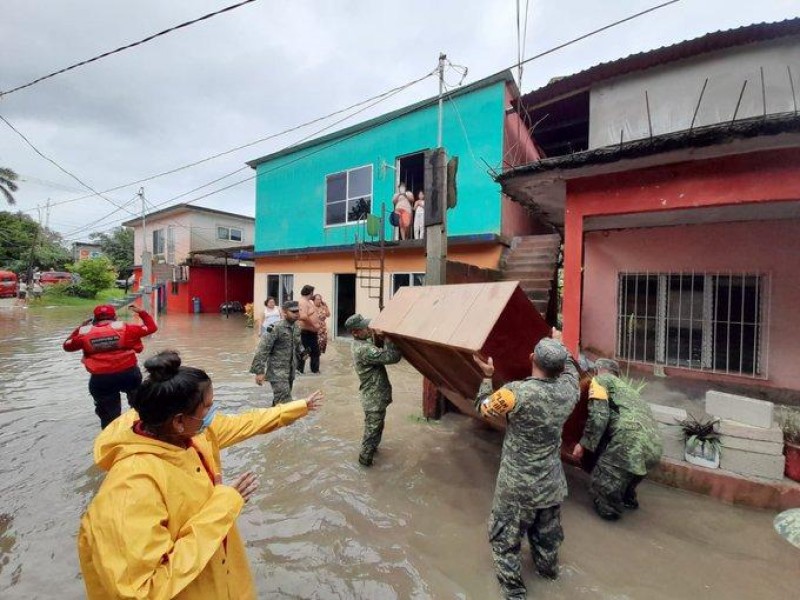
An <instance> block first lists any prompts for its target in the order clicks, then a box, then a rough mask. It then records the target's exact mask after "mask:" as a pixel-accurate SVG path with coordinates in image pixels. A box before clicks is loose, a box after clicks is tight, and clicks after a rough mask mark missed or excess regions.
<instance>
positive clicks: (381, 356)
mask: <svg viewBox="0 0 800 600" xmlns="http://www.w3.org/2000/svg"><path fill="white" fill-rule="evenodd" d="M344 326H345V329H347V330H348V331H350V332H351V333H352V334H353V345H352V349H351V350H352V354H353V367H354V368H355V371H356V375H358V380H359V388H358V389H359V392H360V394H359V395H360V397H361V406H362V408H363V409H364V437H363V439H362V441H361V453H360V454H359V455H358V462H359V463H360V464H361V465H363V466H365V467H369V466H371V465H372V460H373V456H374V455H375V452H377V451H378V446H379V445H380V443H381V437H382V436H383V425H384V421H385V420H386V409H387V407H388V406H389V405H390V404H391V403H392V384H391V383H389V375H388V374H387V373H386V365H393V364H395V363H398V362H400V359H401V358H402V357H403V355H402V354H400V350H399V349H398V348H397V347H396V346H395V345H394V344H392V342H390V341H388V340H387V341H386V343H385V344H384V346H383V348H379V347H378V345H377V344H376V343H375V341H376V340H375V338H381V337H382V336H383V334H382V333H381V332H380V331H373V330H372V329H370V327H369V319H365V318H364V317H362V316H361V315H359V314H355V315H352V316H350V317H348V318H347V320H346V321H345V322H344Z"/></svg>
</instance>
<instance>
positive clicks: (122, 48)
mask: <svg viewBox="0 0 800 600" xmlns="http://www.w3.org/2000/svg"><path fill="white" fill-rule="evenodd" d="M255 1H256V0H244V1H243V2H239V3H237V4H232V5H231V6H227V7H225V8H222V9H220V10H217V11H214V12H212V13H208V14H206V15H203V16H202V17H198V18H196V19H192V20H191V21H185V22H184V23H181V24H179V25H175V26H174V27H170V28H169V29H165V30H163V31H159V32H158V33H154V34H153V35H149V36H147V37H146V38H143V39H141V40H139V41H138V42H133V43H131V44H127V45H125V46H120V47H119V48H115V49H114V50H109V51H108V52H103V53H102V54H98V55H97V56H93V57H92V58H89V59H87V60H82V61H81V62H78V63H75V64H73V65H70V66H68V67H64V68H63V69H59V70H58V71H54V72H52V73H49V74H47V75H44V76H42V77H39V78H37V79H34V80H33V81H30V82H28V83H26V84H23V85H19V86H17V87H15V88H12V89H10V90H6V91H5V92H0V98H2V97H3V96H8V95H9V94H13V93H14V92H18V91H20V90H24V89H25V88H29V87H31V86H33V85H36V84H37V83H41V82H42V81H45V80H47V79H50V78H52V77H55V76H57V75H61V74H62V73H66V72H67V71H72V70H73V69H77V68H78V67H83V66H85V65H88V64H90V63H93V62H96V61H98V60H102V59H104V58H107V57H109V56H111V55H113V54H118V53H119V52H123V51H125V50H130V49H131V48H135V47H136V46H141V45H142V44H145V43H147V42H150V41H152V40H154V39H156V38H160V37H161V36H164V35H167V34H168V33H172V32H173V31H177V30H179V29H183V28H184V27H189V26H190V25H194V24H195V23H199V22H201V21H205V20H206V19H210V18H212V17H216V16H217V15H221V14H222V13H226V12H228V11H231V10H234V9H237V8H239V7H242V6H244V5H245V4H250V3H252V2H255Z"/></svg>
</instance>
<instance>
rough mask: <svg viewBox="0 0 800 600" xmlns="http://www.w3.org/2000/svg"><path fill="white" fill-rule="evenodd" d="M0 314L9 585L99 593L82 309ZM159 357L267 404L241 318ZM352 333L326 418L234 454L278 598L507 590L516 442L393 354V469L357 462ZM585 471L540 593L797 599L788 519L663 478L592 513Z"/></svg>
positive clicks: (26, 592)
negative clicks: (781, 525)
mask: <svg viewBox="0 0 800 600" xmlns="http://www.w3.org/2000/svg"><path fill="white" fill-rule="evenodd" d="M10 313H11V311H2V310H0V339H2V345H0V373H2V374H3V375H2V378H0V448H2V461H0V597H2V598H3V599H4V600H8V599H15V600H16V599H20V600H21V599H25V600H28V599H31V598H66V599H71V598H82V597H83V584H82V582H81V580H80V576H79V569H78V561H77V552H76V549H75V534H76V531H77V528H78V521H79V518H80V515H81V514H82V512H83V510H84V508H85V507H86V505H87V504H88V502H89V501H90V500H91V498H92V496H93V495H94V493H95V491H96V489H97V487H98V486H99V484H100V482H101V481H102V478H103V474H102V472H100V471H99V469H97V468H96V467H94V466H93V465H92V461H91V446H92V441H93V439H94V436H95V435H96V434H97V432H98V430H99V427H98V420H97V418H96V417H95V415H94V413H93V411H92V403H91V398H90V397H89V395H88V392H87V389H86V386H87V380H88V374H87V373H86V372H85V371H84V369H83V367H82V365H81V364H80V362H79V360H78V357H77V356H75V355H67V354H66V353H64V352H63V351H62V350H61V343H62V342H63V340H64V339H65V338H66V336H67V335H68V333H69V332H70V331H71V330H72V328H74V327H75V325H76V324H77V323H79V322H80V321H81V320H82V319H83V318H85V315H84V314H83V312H82V311H76V310H75V309H50V310H39V311H37V312H33V311H30V312H29V311H15V314H14V315H13V316H12V315H10ZM160 326H161V330H160V331H159V332H158V333H157V334H156V335H155V336H154V337H153V338H152V339H147V340H145V347H146V349H147V351H146V354H149V353H152V352H153V351H155V350H160V349H165V348H175V349H177V350H179V351H180V352H181V354H182V355H183V357H184V361H185V364H192V365H197V366H200V367H203V368H204V369H206V370H208V372H209V373H210V374H211V376H212V378H213V379H214V389H215V396H216V401H217V402H219V403H220V405H221V407H222V409H223V410H226V411H239V410H245V409H247V408H248V407H254V406H262V405H263V404H264V403H265V399H266V396H267V394H268V389H269V388H268V387H267V386H265V387H264V388H259V387H257V386H255V385H254V384H253V380H252V378H251V376H250V375H248V374H247V372H246V371H247V368H248V367H249V364H250V359H251V357H252V351H253V349H254V345H255V338H254V337H253V335H252V333H251V331H250V330H246V329H245V328H244V327H243V321H242V320H241V318H240V317H238V316H231V318H230V319H228V320H226V319H225V318H224V317H219V316H217V315H196V316H177V315H176V316H171V317H165V318H163V319H162V321H161V323H160ZM349 360H350V358H349V351H348V347H347V345H346V343H338V342H337V343H334V344H331V345H329V350H328V353H327V354H325V355H324V356H323V362H322V371H323V373H324V375H323V376H320V377H314V376H306V377H302V378H300V379H299V380H298V382H297V383H296V388H295V389H296V395H297V396H302V395H306V394H308V393H310V392H311V391H312V390H313V389H315V387H319V386H321V387H323V388H324V389H325V391H326V393H327V396H328V402H327V404H326V406H325V408H324V410H323V411H322V413H320V414H318V415H315V416H312V417H310V418H308V419H304V420H303V421H300V422H299V423H297V424H296V425H294V426H292V427H291V428H288V429H285V430H281V431H279V432H276V433H274V434H272V435H269V436H266V437H262V438H257V439H254V440H251V441H249V442H247V443H246V444H243V445H241V446H238V447H235V448H231V449H229V450H227V451H226V456H225V457H224V463H225V466H226V473H225V477H226V480H228V481H230V480H232V479H233V478H235V477H236V476H237V475H238V474H239V473H241V472H243V471H244V470H245V469H252V470H255V471H256V472H257V473H258V474H259V476H260V477H261V488H260V489H259V491H258V492H257V495H256V498H254V499H253V500H252V501H251V502H250V503H249V504H248V505H247V507H246V508H245V510H244V512H243V513H242V515H241V517H240V526H241V530H242V534H243V536H244V538H245V540H246V541H247V546H248V552H249V555H250V559H251V563H252V566H253V570H254V575H255V578H256V582H257V585H258V587H259V594H260V597H262V598H318V599H349V598H358V599H381V600H382V599H393V598H397V599H401V600H403V599H408V598H411V599H422V598H475V599H480V600H484V599H487V598H496V597H497V588H496V586H495V583H494V576H493V572H492V565H491V556H490V553H489V547H488V543H487V540H486V522H487V518H488V511H489V507H490V505H491V497H492V487H493V485H494V477H495V473H496V471H497V465H498V459H499V451H500V437H499V436H498V434H496V433H494V432H491V431H487V430H484V429H483V428H482V427H481V426H480V425H479V424H477V423H474V422H472V421H471V420H469V419H466V418H462V417H459V416H456V415H448V416H447V417H446V418H445V419H444V420H443V421H442V422H440V423H426V422H425V421H422V420H420V419H419V418H418V415H419V406H420V401H419V398H420V393H421V381H420V378H419V376H418V375H417V374H416V373H415V372H414V371H413V370H412V369H411V368H410V367H409V366H408V365H407V364H401V365H398V366H397V367H389V370H390V376H391V378H392V381H393V383H394V386H395V403H394V404H393V405H392V407H391V408H390V409H389V417H388V420H387V426H386V433H385V436H384V443H383V445H382V446H381V449H380V452H379V454H378V455H377V456H376V463H375V466H374V467H373V468H372V469H371V470H364V469H362V468H360V467H359V466H358V465H357V464H356V457H357V455H358V448H359V442H360V437H361V425H362V420H361V419H362V415H361V411H360V407H359V405H358V400H357V384H356V380H355V377H354V375H353V374H352V369H351V367H350V363H349ZM585 486H586V481H585V477H583V476H582V475H581V474H579V473H575V472H571V475H570V493H571V498H570V500H569V501H568V502H567V503H566V505H565V507H564V527H565V531H566V541H565V543H564V546H563V551H562V565H563V569H562V578H561V580H559V581H557V582H545V581H543V580H541V579H538V578H537V577H536V576H535V575H534V574H533V569H532V564H531V561H530V558H529V557H526V562H525V563H524V568H525V573H526V579H527V581H528V585H529V589H530V592H531V597H534V596H536V597H547V598H563V599H567V598H576V597H580V598H646V599H648V600H649V599H662V598H663V599H667V598H669V599H674V598H725V597H727V598H793V597H796V590H797V588H798V585H800V569H798V567H800V553H798V552H797V551H796V550H794V549H793V548H792V547H791V546H789V545H788V544H786V543H785V542H783V541H782V540H780V539H779V538H778V537H777V536H776V535H775V534H774V533H773V530H772V526H771V519H772V516H773V515H772V514H768V513H766V512H757V511H748V510H743V509H737V508H732V507H727V506H723V505H721V504H719V503H717V502H714V501H710V500H707V499H705V498H701V497H697V496H693V495H690V494H684V493H681V492H677V491H675V490H670V489H666V488H662V487H658V486H655V485H648V484H645V485H644V486H643V487H642V490H641V500H642V509H641V510H640V511H638V512H637V513H634V514H629V515H628V516H626V518H625V519H624V520H623V521H622V522H620V523H617V524H608V523H605V522H602V521H600V520H599V519H597V518H596V517H595V516H594V515H593V514H592V513H591V512H590V510H589V504H588V500H587V497H586V493H585Z"/></svg>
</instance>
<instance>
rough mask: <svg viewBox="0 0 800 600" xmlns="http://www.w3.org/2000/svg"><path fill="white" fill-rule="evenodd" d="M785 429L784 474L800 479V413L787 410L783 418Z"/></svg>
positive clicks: (782, 422) (796, 479) (795, 479)
mask: <svg viewBox="0 0 800 600" xmlns="http://www.w3.org/2000/svg"><path fill="white" fill-rule="evenodd" d="M781 429H782V430H783V453H784V455H786V467H785V472H784V474H785V475H786V476H787V477H788V478H789V479H793V480H794V481H800V413H798V412H797V411H792V410H786V411H784V413H783V418H782V419H781Z"/></svg>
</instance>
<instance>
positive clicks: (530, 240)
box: [511, 233, 561, 248]
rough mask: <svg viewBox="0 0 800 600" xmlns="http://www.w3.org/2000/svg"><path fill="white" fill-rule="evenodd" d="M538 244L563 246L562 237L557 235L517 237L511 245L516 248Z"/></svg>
mask: <svg viewBox="0 0 800 600" xmlns="http://www.w3.org/2000/svg"><path fill="white" fill-rule="evenodd" d="M537 244H561V236H560V235H558V234H557V233H551V234H546V235H525V236H519V237H515V238H514V239H513V240H512V242H511V245H512V246H513V247H514V248H516V247H518V246H530V245H537Z"/></svg>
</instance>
